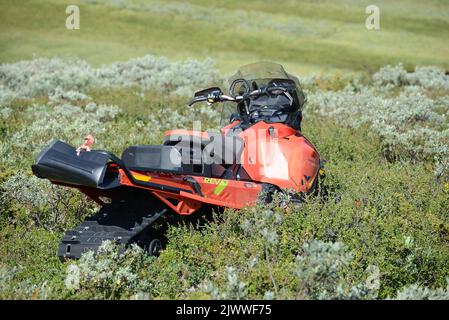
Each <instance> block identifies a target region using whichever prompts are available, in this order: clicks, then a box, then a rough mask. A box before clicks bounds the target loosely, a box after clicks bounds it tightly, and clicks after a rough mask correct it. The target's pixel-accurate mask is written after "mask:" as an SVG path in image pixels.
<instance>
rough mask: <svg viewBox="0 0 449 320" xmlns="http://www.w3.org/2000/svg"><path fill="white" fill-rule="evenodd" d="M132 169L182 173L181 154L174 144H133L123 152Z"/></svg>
mask: <svg viewBox="0 0 449 320" xmlns="http://www.w3.org/2000/svg"><path fill="white" fill-rule="evenodd" d="M122 161H123V163H124V164H125V166H126V167H127V168H129V169H131V170H137V171H162V172H173V173H182V164H181V154H180V152H179V151H178V150H177V149H176V148H175V147H172V146H152V145H145V146H132V147H128V148H127V149H126V150H125V151H123V154H122Z"/></svg>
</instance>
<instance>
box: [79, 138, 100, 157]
mask: <svg viewBox="0 0 449 320" xmlns="http://www.w3.org/2000/svg"><path fill="white" fill-rule="evenodd" d="M94 142H95V139H94V137H93V135H91V134H88V135H87V136H85V137H84V143H83V144H82V145H81V146H79V147H78V149H76V154H77V155H80V152H81V150H84V151H91V150H92V145H93V144H94Z"/></svg>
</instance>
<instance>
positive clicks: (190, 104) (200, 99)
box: [188, 97, 207, 107]
mask: <svg viewBox="0 0 449 320" xmlns="http://www.w3.org/2000/svg"><path fill="white" fill-rule="evenodd" d="M203 101H207V97H196V98H193V99H192V101H190V102H189V104H188V106H189V107H191V106H192V105H194V104H195V103H197V102H203Z"/></svg>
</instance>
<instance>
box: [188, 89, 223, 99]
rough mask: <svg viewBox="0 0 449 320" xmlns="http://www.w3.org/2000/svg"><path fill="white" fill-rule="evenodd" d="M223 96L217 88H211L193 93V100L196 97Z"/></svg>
mask: <svg viewBox="0 0 449 320" xmlns="http://www.w3.org/2000/svg"><path fill="white" fill-rule="evenodd" d="M222 94H223V91H221V89H220V88H219V87H211V88H207V89H204V90H201V91H197V92H195V98H197V97H207V96H209V95H214V96H220V95H222Z"/></svg>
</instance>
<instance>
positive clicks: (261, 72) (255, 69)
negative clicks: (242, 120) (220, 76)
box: [229, 62, 300, 88]
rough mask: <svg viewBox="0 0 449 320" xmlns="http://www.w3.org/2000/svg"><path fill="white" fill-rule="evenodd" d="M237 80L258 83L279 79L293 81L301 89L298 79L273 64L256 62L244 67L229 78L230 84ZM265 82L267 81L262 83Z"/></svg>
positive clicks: (278, 65)
mask: <svg viewBox="0 0 449 320" xmlns="http://www.w3.org/2000/svg"><path fill="white" fill-rule="evenodd" d="M235 79H245V80H247V81H254V80H256V81H257V80H258V81H257V82H265V83H266V82H268V81H267V80H273V79H279V80H290V81H293V82H294V83H295V84H296V86H298V88H300V85H299V80H298V78H297V77H295V76H293V75H291V74H288V73H287V72H286V71H285V70H284V67H282V66H281V65H280V64H277V63H273V62H256V63H251V64H247V65H245V66H242V67H240V68H239V70H237V72H236V73H235V74H234V75H233V76H232V77H231V78H229V84H231V83H232V81H234V80H235ZM261 80H265V81H261Z"/></svg>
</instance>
